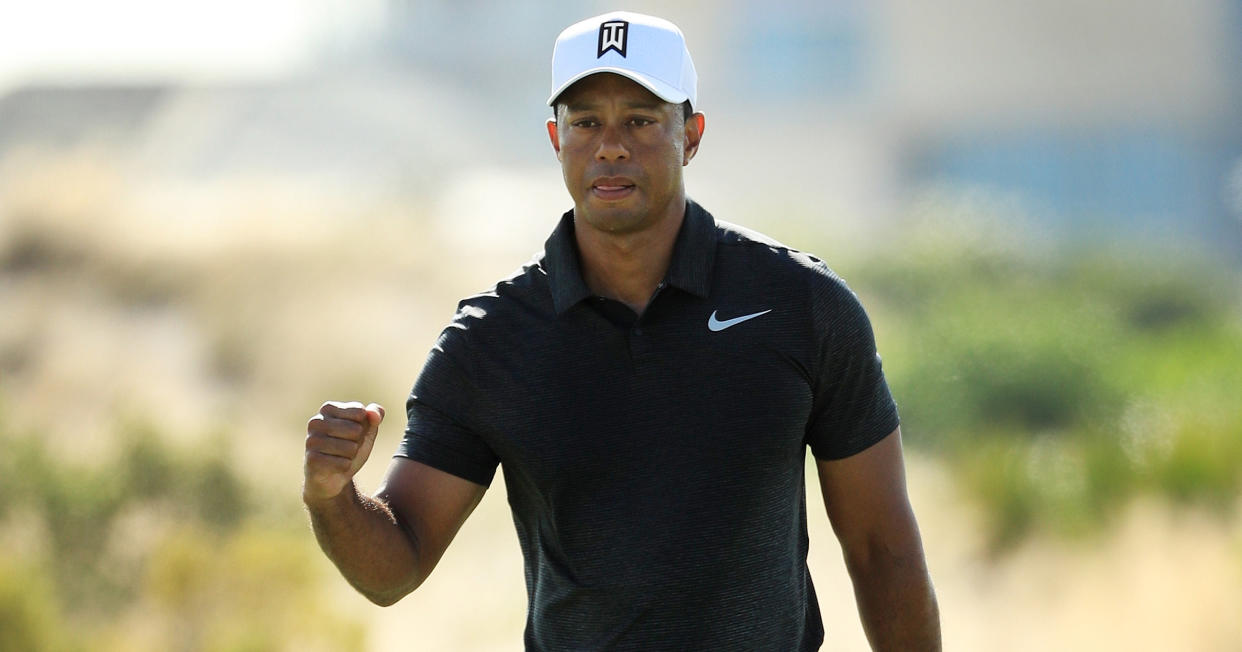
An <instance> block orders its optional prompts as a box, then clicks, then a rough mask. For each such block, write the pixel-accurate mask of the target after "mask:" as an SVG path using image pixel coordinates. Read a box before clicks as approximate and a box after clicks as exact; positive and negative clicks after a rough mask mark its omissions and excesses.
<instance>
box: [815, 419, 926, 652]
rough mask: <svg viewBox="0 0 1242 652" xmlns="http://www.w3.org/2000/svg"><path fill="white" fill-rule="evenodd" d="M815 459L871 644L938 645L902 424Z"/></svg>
mask: <svg viewBox="0 0 1242 652" xmlns="http://www.w3.org/2000/svg"><path fill="white" fill-rule="evenodd" d="M816 465H817V466H818V468H819V484H820V489H821V490H822V491H823V494H824V506H825V508H826V509H827V510H828V520H829V521H830V522H831V523H832V529H833V531H834V532H835V533H836V535H837V538H838V539H839V540H840V542H841V549H842V551H843V553H844V555H845V566H846V569H847V570H848V571H849V574H850V579H851V580H852V581H853V583H854V596H855V599H856V600H857V602H858V612H859V615H860V617H861V618H862V625H863V630H864V631H865V632H866V634H867V640H868V641H870V643H871V647H872V649H874V650H877V651H888V650H901V651H903V652H904V651H909V650H919V651H922V650H928V651H933V650H934V651H939V650H940V649H941V647H940V609H939V607H938V606H937V604H936V594H935V591H934V590H933V589H932V583H931V577H930V576H929V575H928V572H927V561H926V559H925V558H924V556H923V543H922V540H921V538H920V537H919V527H918V523H917V522H915V519H914V511H913V510H912V509H911V508H910V500H909V497H908V495H907V493H906V474H905V465H904V462H903V459H902V453H901V429H900V428H898V429H896V430H894V431H893V432H892V433H891V434H889V435H888V436H886V437H885V438H884V439H882V440H880V441H879V442H878V443H876V444H874V445H872V446H870V447H869V448H867V449H865V450H863V451H862V452H860V453H857V454H855V455H852V456H850V457H846V458H844V459H839V460H816Z"/></svg>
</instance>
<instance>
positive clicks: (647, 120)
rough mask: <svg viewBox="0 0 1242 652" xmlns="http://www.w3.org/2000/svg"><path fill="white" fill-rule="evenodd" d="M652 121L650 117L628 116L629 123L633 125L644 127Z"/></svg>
mask: <svg viewBox="0 0 1242 652" xmlns="http://www.w3.org/2000/svg"><path fill="white" fill-rule="evenodd" d="M654 122H655V120H652V119H650V118H638V117H634V118H630V124H632V125H634V126H635V127H646V126H647V125H649V124H652V123H654Z"/></svg>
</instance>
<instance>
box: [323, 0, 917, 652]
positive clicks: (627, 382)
mask: <svg viewBox="0 0 1242 652" xmlns="http://www.w3.org/2000/svg"><path fill="white" fill-rule="evenodd" d="M553 77H554V83H553V93H552V97H551V98H550V99H549V104H550V105H551V106H552V107H553V109H554V114H555V118H554V119H552V120H549V121H548V126H547V128H548V137H549V139H550V140H551V144H552V149H553V150H554V151H555V152H556V156H557V159H558V160H559V161H560V162H561V168H562V171H563V174H564V178H565V185H566V187H567V188H568V190H569V194H570V196H571V197H572V198H573V203H574V207H573V210H571V211H569V212H568V213H566V214H565V215H564V216H563V217H562V219H561V222H560V224H559V225H558V226H557V227H556V229H555V231H554V232H553V233H552V236H551V237H550V238H549V239H548V241H547V243H546V248H545V252H544V254H543V255H542V256H540V257H539V258H537V259H536V260H535V261H533V262H532V263H531V264H529V265H528V266H527V267H525V268H523V269H522V270H521V271H520V272H519V273H517V274H516V275H514V276H513V277H512V278H509V279H506V280H504V281H502V282H500V283H499V284H497V285H496V286H495V287H494V288H493V289H492V290H491V291H489V292H487V293H484V294H481V295H478V296H475V297H470V298H468V299H465V300H463V301H462V302H461V304H460V305H459V309H458V312H457V315H456V316H455V318H454V320H453V322H452V324H450V326H449V327H448V328H446V329H445V330H444V332H443V333H442V334H441V336H440V338H439V340H438V341H437V342H436V345H435V347H434V348H433V349H432V351H431V353H430V355H429V357H428V360H427V363H426V365H425V367H424V368H423V371H422V373H421V374H420V376H419V378H418V380H417V381H416V383H415V385H414V390H413V392H412V393H411V395H410V399H409V401H408V403H407V416H408V419H409V420H408V426H407V429H406V436H405V439H404V441H403V442H402V443H401V445H400V447H399V449H398V451H397V455H396V457H395V458H394V460H393V462H392V464H391V466H390V467H389V470H388V474H387V477H386V479H385V480H384V483H383V484H382V486H381V487H380V488H379V490H378V491H377V492H376V494H375V496H374V497H366V496H364V495H363V494H361V493H360V492H359V491H358V490H357V488H356V487H355V486H354V484H353V481H352V478H353V476H354V474H355V473H356V472H357V471H358V469H359V468H360V467H361V466H362V464H363V463H364V462H365V461H366V459H367V457H368V456H369V454H370V451H371V447H372V445H373V443H374V441H375V435H376V431H377V428H378V426H379V423H380V421H381V420H382V419H383V417H384V411H383V409H382V408H380V407H379V406H377V405H374V404H371V405H368V406H365V407H364V406H363V405H362V404H361V403H334V402H329V403H325V404H324V405H323V407H322V408H320V411H319V414H317V415H315V416H314V417H313V418H312V419H311V420H310V422H309V423H308V426H307V433H308V435H307V439H306V466H305V471H306V478H305V484H304V488H303V498H304V500H305V503H306V505H307V508H308V510H309V511H310V514H311V521H312V524H313V527H314V530H315V534H316V536H317V538H318V540H319V542H320V545H321V546H322V547H323V549H324V551H325V552H326V553H327V555H328V556H329V557H330V558H331V559H332V560H333V562H335V563H336V565H337V566H338V567H339V568H340V570H341V572H342V573H343V574H344V576H345V577H346V578H347V579H348V580H349V581H350V583H352V584H353V585H354V586H355V587H356V588H357V589H358V590H359V591H360V592H362V593H363V594H365V595H366V596H367V597H368V598H370V599H371V600H373V601H375V602H376V603H378V604H381V605H389V604H392V603H394V602H396V601H397V600H399V599H400V598H401V597H402V596H404V595H405V594H407V593H408V592H410V591H412V590H414V589H415V588H417V587H418V586H419V584H420V583H421V582H422V581H423V580H424V579H425V578H426V577H427V576H428V574H429V573H430V572H431V570H432V569H433V568H434V567H435V565H436V562H437V561H438V560H439V559H440V556H441V555H442V554H443V552H444V550H445V548H446V547H447V546H448V544H449V542H450V541H451V540H452V539H453V536H454V535H455V534H456V532H457V530H458V528H459V527H460V526H461V524H462V522H463V521H465V519H466V518H467V517H468V516H469V515H470V513H471V511H472V510H473V509H474V507H475V506H476V505H477V504H478V502H479V500H480V498H482V496H483V493H484V491H485V490H486V487H487V486H488V484H489V483H490V482H491V480H492V478H493V476H494V473H495V471H496V468H497V466H499V467H500V468H502V469H503V472H504V474H505V485H506V487H507V488H508V492H509V503H510V505H511V507H512V511H513V516H514V523H515V526H516V528H517V533H518V539H519V541H520V543H521V546H522V552H523V555H524V557H525V567H526V584H527V591H528V597H529V605H528V606H529V610H528V618H527V625H526V633H525V642H526V647H527V649H530V650H602V649H608V650H781V651H789V650H814V649H818V648H819V646H820V644H821V643H822V641H823V627H822V624H821V620H820V615H819V610H818V605H817V603H816V599H815V592H814V588H813V586H812V584H811V578H810V575H809V573H808V571H807V566H806V555H807V545H808V543H807V534H806V504H805V485H804V482H805V481H804V478H803V468H804V466H803V465H804V460H805V451H806V448H807V446H809V447H810V448H811V450H812V452H813V454H814V455H815V456H816V459H817V466H818V471H819V479H820V487H821V490H822V493H823V496H824V503H825V506H826V508H827V511H828V516H829V518H830V520H831V522H832V525H833V528H834V531H835V532H836V534H837V536H838V538H839V540H840V542H841V545H842V548H843V550H844V554H845V559H846V564H847V567H848V569H849V572H850V575H851V578H852V580H853V584H854V590H855V594H856V596H857V601H858V606H859V611H860V613H861V617H862V622H863V625H864V628H865V630H866V632H867V636H868V638H869V639H870V641H871V643H872V645H873V647H875V648H876V649H882V650H934V649H939V645H940V642H939V637H940V634H939V621H938V612H937V606H936V601H935V596H934V594H933V591H932V587H931V583H930V580H929V578H928V573H927V569H926V564H925V561H924V557H923V551H922V544H921V542H920V539H919V534H918V528H917V525H916V523H915V520H914V516H913V514H912V513H911V509H910V505H909V501H908V499H907V495H906V489H905V479H904V470H903V462H902V455H901V435H900V430H899V428H898V425H897V414H896V408H895V404H894V402H893V400H892V398H891V396H890V395H889V392H888V388H887V386H886V384H885V381H884V377H883V373H882V372H881V368H880V360H879V356H878V355H877V354H876V350H875V344H874V341H873V338H872V332H871V327H870V324H869V322H868V320H867V317H866V315H865V313H864V312H863V310H862V308H861V306H860V305H859V303H858V301H857V298H856V297H855V296H854V294H853V293H852V292H850V291H849V289H848V288H846V286H845V285H844V283H843V282H842V281H841V280H840V279H839V278H838V277H836V276H835V275H834V274H833V273H832V272H831V271H829V270H828V269H827V267H825V266H824V264H823V263H822V262H820V261H819V260H817V259H815V258H813V257H811V256H809V255H806V254H804V253H801V252H798V251H795V250H792V249H789V248H787V247H784V246H782V245H780V244H778V243H775V242H773V241H771V240H768V239H766V238H764V237H763V236H760V235H758V234H755V233H753V232H749V231H746V230H743V229H740V228H738V227H734V226H731V225H728V224H725V223H722V222H717V221H716V220H715V219H714V218H713V217H712V216H711V215H710V214H709V213H707V211H705V210H704V209H703V208H702V207H700V206H698V205H697V204H695V203H694V202H690V201H688V200H687V199H686V192H685V188H684V186H683V183H682V168H683V166H685V165H687V164H689V162H690V160H691V159H692V158H694V155H695V153H696V152H697V151H698V147H699V143H700V142H701V139H702V136H703V131H704V126H705V121H704V117H703V114H702V113H698V112H693V109H694V108H695V107H696V103H697V99H696V76H695V70H694V66H693V64H692V63H691V60H690V55H689V52H688V51H687V49H686V47H685V43H684V40H683V37H682V34H681V32H680V31H679V30H678V29H677V28H676V27H675V26H674V25H672V24H671V23H668V22H667V21H663V20H660V19H657V18H652V17H649V16H642V15H638V14H631V13H612V14H607V15H604V16H599V17H596V18H592V19H589V20H587V21H583V22H581V23H578V24H576V25H573V26H571V27H569V28H568V29H566V30H565V31H564V32H563V33H562V34H561V36H560V37H559V38H558V39H557V43H556V47H555V50H554V54H553Z"/></svg>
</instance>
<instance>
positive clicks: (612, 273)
mask: <svg viewBox="0 0 1242 652" xmlns="http://www.w3.org/2000/svg"><path fill="white" fill-rule="evenodd" d="M680 206H681V210H678V211H672V214H670V215H668V216H667V217H665V218H662V219H660V220H659V221H657V222H655V223H653V224H651V225H650V226H648V227H647V228H644V229H642V230H640V231H634V232H630V233H609V232H606V231H599V230H596V229H592V228H589V227H588V228H581V227H583V226H584V225H582V224H581V223H579V224H578V226H579V228H576V229H574V234H575V238H576V240H577V242H578V253H579V255H580V256H581V259H582V260H581V262H582V276H583V280H585V281H586V284H587V287H589V288H591V291H592V292H594V293H595V294H597V295H599V296H602V297H608V298H609V299H615V300H617V301H620V302H622V303H624V304H625V305H627V306H629V307H630V308H631V309H633V310H634V312H635V313H638V314H640V315H641V314H642V313H643V311H644V310H646V308H647V304H648V303H649V302H650V301H651V297H652V295H654V294H655V290H656V286H658V285H659V284H660V282H661V281H662V280H664V275H665V273H667V272H668V266H669V262H670V261H671V260H672V258H673V244H674V243H675V242H676V241H677V232H678V231H679V230H680V229H681V224H682V222H683V221H684V220H685V201H684V200H683V201H682V202H681V204H680Z"/></svg>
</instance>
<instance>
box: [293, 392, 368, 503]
mask: <svg viewBox="0 0 1242 652" xmlns="http://www.w3.org/2000/svg"><path fill="white" fill-rule="evenodd" d="M383 420H384V408H382V407H380V406H379V405H376V404H375V403H371V404H370V405H367V406H363V405H362V404H361V403H358V402H351V403H341V402H337V401H328V402H327V403H324V404H323V405H322V406H320V408H319V414H316V415H315V416H313V417H311V418H310V421H307V422H306V465H305V472H306V478H305V481H304V482H305V483H304V484H303V485H302V500H304V501H305V502H306V503H308V504H310V503H315V502H322V501H326V500H330V499H332V498H335V497H337V496H338V495H340V493H341V491H343V490H344V489H345V487H346V486H348V485H349V483H350V481H351V480H353V477H354V474H355V473H357V472H358V469H361V468H362V465H363V464H364V463H366V461H367V458H368V457H370V455H371V447H372V446H374V445H375V434H376V433H377V432H378V431H379V424H380V422H381V421H383Z"/></svg>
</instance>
